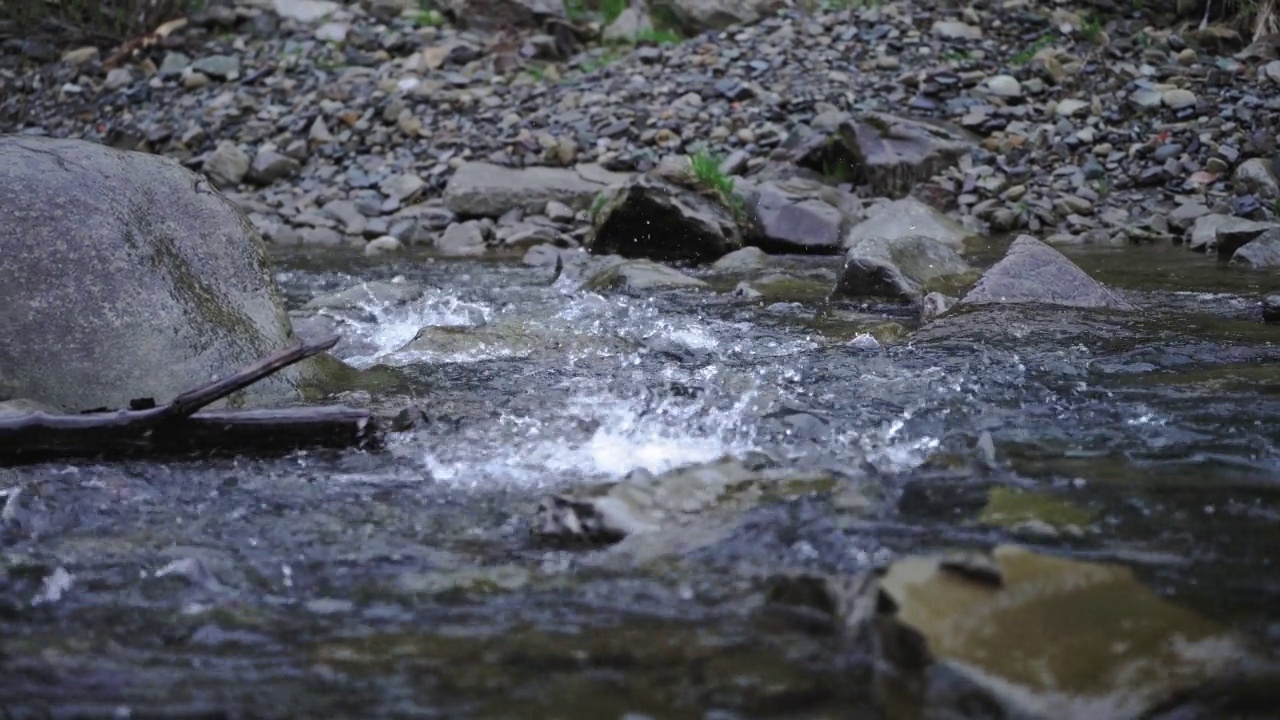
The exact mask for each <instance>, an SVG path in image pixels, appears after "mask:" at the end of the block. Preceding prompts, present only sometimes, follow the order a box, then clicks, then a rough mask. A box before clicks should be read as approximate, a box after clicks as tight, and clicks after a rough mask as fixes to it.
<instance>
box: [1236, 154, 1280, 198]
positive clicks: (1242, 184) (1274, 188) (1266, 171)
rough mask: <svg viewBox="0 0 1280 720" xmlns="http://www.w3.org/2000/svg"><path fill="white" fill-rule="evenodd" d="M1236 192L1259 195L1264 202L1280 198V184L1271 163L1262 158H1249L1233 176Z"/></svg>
mask: <svg viewBox="0 0 1280 720" xmlns="http://www.w3.org/2000/svg"><path fill="white" fill-rule="evenodd" d="M1231 182H1232V183H1233V184H1234V185H1235V187H1236V191H1237V192H1240V191H1242V190H1243V191H1244V192H1246V193H1252V194H1254V195H1257V196H1258V197H1259V198H1261V199H1263V200H1275V199H1277V198H1280V182H1277V181H1276V176H1275V173H1273V172H1272V171H1271V162H1270V161H1268V160H1264V159H1262V158H1249V159H1248V160H1245V161H1244V162H1242V163H1240V167H1237V168H1236V172H1235V174H1234V175H1232V176H1231Z"/></svg>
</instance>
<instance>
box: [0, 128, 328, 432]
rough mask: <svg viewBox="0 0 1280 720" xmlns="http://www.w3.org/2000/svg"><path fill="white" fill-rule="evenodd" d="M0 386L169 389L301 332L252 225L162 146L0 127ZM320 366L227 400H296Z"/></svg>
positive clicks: (88, 403) (10, 391)
mask: <svg viewBox="0 0 1280 720" xmlns="http://www.w3.org/2000/svg"><path fill="white" fill-rule="evenodd" d="M0 235H2V236H3V237H5V238H6V242H7V243H8V244H7V246H6V251H5V252H4V253H3V254H0V276H2V277H4V282H3V283H0V326H2V327H4V328H5V331H4V333H3V334H2V335H0V398H9V397H28V398H32V399H34V400H38V401H41V402H45V403H48V404H51V405H55V406H58V407H59V408H61V409H64V410H85V409H90V408H98V407H113V408H120V407H127V406H128V405H129V402H130V401H131V400H133V399H136V398H155V399H157V400H167V399H168V398H171V397H174V396H176V395H178V394H179V393H181V392H183V391H184V390H187V389H189V388H191V387H192V386H194V385H197V384H199V383H202V382H206V381H208V380H209V379H210V378H214V377H218V376H222V375H228V374H230V373H232V372H234V371H236V370H239V369H240V368H242V367H244V366H246V365H249V364H250V363H253V362H255V361H257V360H258V359H260V358H262V357H263V356H265V355H267V354H269V353H272V352H275V351H276V350H279V349H281V348H283V347H285V346H286V345H289V344H290V343H292V342H293V341H294V335H293V331H292V328H291V326H290V323H289V318H288V316H287V315H286V314H285V311H284V306H283V304H282V302H281V299H280V295H279V291H278V289H277V288H276V285H275V281H274V279H273V278H272V276H271V274H270V271H269V268H268V266H267V259H266V255H265V252H264V248H263V245H262V241H261V239H260V238H259V236H258V234H257V232H256V231H255V230H254V228H253V225H252V224H251V223H250V222H249V221H248V219H246V217H245V215H244V214H243V213H242V212H241V211H240V210H239V209H237V208H236V206H235V205H234V204H232V203H231V202H230V201H229V200H227V198H225V197H224V196H223V195H222V194H221V193H219V192H218V191H217V190H215V189H214V188H213V187H212V186H211V185H210V183H209V182H208V181H207V180H205V179H204V178H202V177H201V176H199V175H196V174H195V173H193V172H191V171H189V170H187V169H186V168H184V167H182V166H181V165H180V164H178V163H177V162H175V161H173V160H170V159H168V158H162V157H159V156H156V155H151V154H147V153H139V152H125V151H120V150H115V149H113V148H109V147H106V146H103V145H98V144H95V143H90V142H84V141H78V140H58V139H51V138H35V137H7V138H0ZM320 367H321V365H320V364H319V363H316V362H311V361H308V362H305V363H300V364H299V365H297V366H294V367H290V368H286V369H285V370H283V371H281V372H279V373H276V374H275V375H272V376H271V377H270V378H268V379H266V380H264V381H262V382H259V383H256V384H254V385H253V386H251V387H249V388H248V389H246V390H244V391H242V392H241V393H240V394H238V398H239V399H238V400H233V402H252V403H262V402H277V401H283V400H290V399H294V398H296V397H298V391H299V390H300V389H301V388H302V386H303V385H304V384H305V383H306V382H308V381H309V380H311V379H318V377H317V375H318V373H319V372H320V370H319V368H320Z"/></svg>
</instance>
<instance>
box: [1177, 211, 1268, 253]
mask: <svg viewBox="0 0 1280 720" xmlns="http://www.w3.org/2000/svg"><path fill="white" fill-rule="evenodd" d="M1277 227H1280V225H1278V224H1276V223H1273V222H1261V221H1257V220H1249V219H1247V218H1242V217H1235V216H1234V215H1205V216H1204V217H1201V218H1197V219H1196V221H1195V224H1194V225H1192V226H1191V238H1190V240H1189V241H1188V242H1187V247H1188V248H1189V249H1191V250H1202V251H1207V250H1216V251H1217V253H1218V256H1219V257H1227V258H1229V257H1231V256H1232V254H1234V253H1235V251H1236V250H1238V249H1240V248H1241V247H1242V246H1244V245H1245V243H1248V242H1250V241H1251V240H1253V239H1254V238H1256V237H1258V236H1260V235H1262V234H1263V233H1264V232H1267V231H1268V230H1272V229H1275V228H1277Z"/></svg>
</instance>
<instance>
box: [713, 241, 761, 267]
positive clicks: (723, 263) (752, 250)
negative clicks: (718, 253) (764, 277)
mask: <svg viewBox="0 0 1280 720" xmlns="http://www.w3.org/2000/svg"><path fill="white" fill-rule="evenodd" d="M768 263H769V256H768V255H766V254H765V252H764V251H763V250H761V249H760V248H758V247H744V248H742V249H741V250H734V251H733V252H731V253H729V254H727V255H725V256H724V257H722V258H720V259H719V260H716V261H715V262H714V263H712V265H711V267H713V268H714V269H716V270H718V271H720V272H726V273H741V272H747V271H749V270H758V269H760V268H762V267H765V266H766V265H767V264H768Z"/></svg>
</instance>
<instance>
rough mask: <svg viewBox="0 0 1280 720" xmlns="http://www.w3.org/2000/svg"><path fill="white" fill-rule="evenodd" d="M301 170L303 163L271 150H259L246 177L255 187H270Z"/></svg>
mask: <svg viewBox="0 0 1280 720" xmlns="http://www.w3.org/2000/svg"><path fill="white" fill-rule="evenodd" d="M300 169H302V163H300V162H298V161H297V160H294V159H293V158H291V157H289V156H288V155H282V154H280V153H278V152H276V151H275V150H271V149H269V148H259V149H258V152H256V153H254V155H253V162H252V163H251V164H250V165H249V171H248V174H247V175H246V176H245V177H246V178H247V179H248V180H249V182H251V183H254V184H255V185H270V184H271V183H273V182H275V181H277V180H281V179H283V178H286V177H289V176H291V175H293V174H295V173H297V172H298V170H300Z"/></svg>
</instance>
